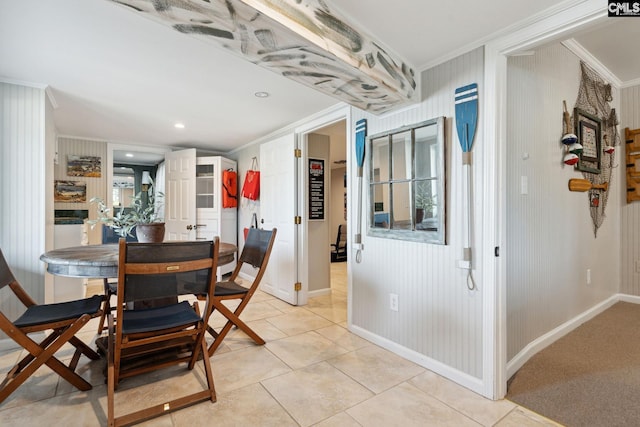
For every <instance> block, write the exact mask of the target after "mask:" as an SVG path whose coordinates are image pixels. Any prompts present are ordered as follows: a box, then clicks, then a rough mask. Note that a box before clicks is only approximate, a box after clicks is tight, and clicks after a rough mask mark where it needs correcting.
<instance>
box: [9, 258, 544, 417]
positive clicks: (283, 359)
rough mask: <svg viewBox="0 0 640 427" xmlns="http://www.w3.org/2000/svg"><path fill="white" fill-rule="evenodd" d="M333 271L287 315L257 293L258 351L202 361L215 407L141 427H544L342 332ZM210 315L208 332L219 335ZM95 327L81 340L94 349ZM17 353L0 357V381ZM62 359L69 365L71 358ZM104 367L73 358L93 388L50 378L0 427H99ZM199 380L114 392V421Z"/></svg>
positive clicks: (159, 375)
mask: <svg viewBox="0 0 640 427" xmlns="http://www.w3.org/2000/svg"><path fill="white" fill-rule="evenodd" d="M331 267H332V293H331V295H327V296H321V297H316V298H312V299H310V301H309V304H307V305H306V306H303V307H293V306H290V305H288V304H286V303H283V302H282V301H279V300H277V299H275V298H273V297H271V296H270V295H267V294H265V293H262V292H258V293H257V294H256V295H255V296H254V298H253V299H252V301H251V303H250V304H249V305H248V306H247V309H246V310H245V312H244V313H243V316H242V317H243V319H244V320H245V321H246V322H247V323H248V324H249V325H251V327H253V328H254V329H255V330H256V331H257V332H258V334H260V335H261V336H262V337H263V338H264V339H265V340H266V341H267V343H266V345H264V346H256V345H255V344H253V342H252V341H251V340H250V339H249V338H248V337H247V336H246V335H245V334H244V333H242V332H239V331H237V330H233V331H232V332H231V333H230V334H229V336H228V337H227V338H226V339H225V341H224V343H223V345H222V346H221V347H220V349H219V350H218V351H217V352H216V354H215V355H214V356H213V357H212V358H211V362H212V365H213V370H214V379H215V386H216V392H217V402H216V403H209V402H205V403H200V404H198V405H194V406H192V407H190V408H187V409H183V410H181V411H177V412H174V413H171V414H167V415H165V416H163V417H160V418H155V419H153V420H150V421H147V422H146V423H143V424H142V425H150V426H201V425H202V426H205V425H216V426H278V427H281V426H322V427H331V426H340V427H350V426H501V427H510V426H553V425H557V424H555V423H553V422H552V421H550V420H547V419H545V418H543V417H541V416H539V415H537V414H534V413H532V412H530V411H528V410H527V409H524V408H521V407H518V406H517V405H515V404H513V403H511V402H509V401H506V400H502V401H497V402H494V401H490V400H487V399H484V398H483V397H481V396H479V395H477V394H475V393H473V392H471V391H469V390H467V389H465V388H463V387H460V386H458V385H457V384H455V383H453V382H451V381H449V380H447V379H445V378H443V377H440V376H438V375H436V374H434V373H433V372H431V371H429V370H426V369H424V368H422V367H421V366H418V365H416V364H414V363H412V362H409V361H407V360H405V359H403V358H401V357H399V356H397V355H395V354H393V353H390V352H389V351H387V350H385V349H382V348H380V347H378V346H376V345H374V344H372V343H370V342H369V341H366V340H364V339H362V338H360V337H358V336H356V335H353V334H351V333H350V332H349V331H348V330H347V329H346V321H347V314H346V306H347V292H346V289H347V286H346V263H334V264H332V265H331ZM221 323H223V319H222V318H221V317H219V316H218V315H216V316H214V317H213V318H212V320H211V324H212V325H214V326H215V325H220V324H221ZM96 330H97V322H96V320H95V319H94V320H93V321H92V323H91V324H89V325H87V326H86V327H85V329H84V330H83V331H84V332H83V333H82V334H81V338H82V339H84V340H85V341H87V342H91V341H92V340H94V339H95V331H96ZM20 353H21V352H20V351H19V350H16V349H11V348H4V349H3V348H0V373H3V372H4V373H6V372H7V370H8V369H9V368H10V367H11V366H12V365H13V364H14V363H15V361H16V360H17V359H18V357H19V356H20ZM58 356H59V358H61V359H68V358H70V357H71V352H70V351H69V348H63V349H62V350H60V352H59V353H58ZM103 366H104V361H88V360H86V358H82V359H81V362H80V365H79V372H80V373H81V374H82V376H83V377H85V378H86V379H87V380H88V381H89V382H91V384H92V385H93V389H92V390H90V391H88V392H80V391H78V390H76V389H74V388H73V387H72V386H70V385H69V384H68V383H66V381H64V380H62V379H60V378H59V377H58V376H57V375H56V374H55V373H53V372H52V371H51V370H49V368H47V367H43V368H40V369H39V370H38V371H37V372H36V374H35V376H34V377H32V378H31V379H30V380H29V381H28V382H27V383H26V384H24V385H23V386H21V387H20V388H19V389H18V390H17V391H16V392H14V393H13V394H12V395H11V396H10V397H9V398H8V399H7V400H6V401H5V402H3V403H2V404H0V426H3V427H9V426H26V425H60V426H97V425H106V387H105V384H104V378H103V376H102V369H103ZM203 383H204V376H203V370H202V367H201V365H198V366H197V368H196V369H194V370H193V371H188V370H186V369H185V368H184V367H183V366H176V367H173V368H169V369H166V370H163V371H157V372H155V373H152V374H148V375H141V376H138V377H135V378H131V379H128V380H125V381H123V382H121V385H120V388H119V389H118V391H117V392H116V415H118V414H121V413H124V412H130V411H132V410H134V409H138V408H140V407H141V405H151V404H154V403H161V402H162V401H163V400H164V399H165V398H166V397H167V396H174V397H175V396H176V395H177V394H178V393H181V392H184V391H185V390H188V389H191V388H194V387H202V384H203Z"/></svg>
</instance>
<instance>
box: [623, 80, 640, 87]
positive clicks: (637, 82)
mask: <svg viewBox="0 0 640 427" xmlns="http://www.w3.org/2000/svg"><path fill="white" fill-rule="evenodd" d="M633 86H640V78H637V79H633V80H628V81H626V82H624V83H622V86H620V88H621V89H624V88H627V87H633Z"/></svg>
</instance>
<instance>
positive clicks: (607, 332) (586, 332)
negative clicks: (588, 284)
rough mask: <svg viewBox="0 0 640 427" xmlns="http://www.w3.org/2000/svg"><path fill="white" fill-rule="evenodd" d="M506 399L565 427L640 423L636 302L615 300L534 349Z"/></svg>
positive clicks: (639, 319)
mask: <svg viewBox="0 0 640 427" xmlns="http://www.w3.org/2000/svg"><path fill="white" fill-rule="evenodd" d="M507 399H509V400H511V401H513V402H515V403H517V404H519V405H522V406H524V407H526V408H529V409H531V410H533V411H535V412H537V413H539V414H541V415H544V416H546V417H548V418H551V419H552V420H554V421H557V422H559V423H562V424H564V425H566V426H606V427H612V426H640V305H637V304H630V303H624V302H620V303H617V304H615V305H614V306H613V307H611V308H609V309H608V310H606V311H605V312H603V313H601V314H600V315H598V316H596V317H595V318H593V319H592V320H590V321H588V322H586V323H584V324H583V325H581V326H579V327H578V328H577V329H576V330H574V331H572V332H571V333H569V334H567V335H566V336H564V337H563V338H561V339H559V340H558V341H556V342H555V343H553V344H552V345H550V346H549V347H547V348H545V349H544V350H542V351H541V352H539V353H538V354H536V355H535V356H534V357H532V358H531V359H530V360H529V361H528V362H527V363H526V364H525V365H524V366H523V367H522V368H521V369H520V370H519V371H518V372H516V374H515V375H514V376H513V377H512V378H511V379H510V380H509V385H508V391H507Z"/></svg>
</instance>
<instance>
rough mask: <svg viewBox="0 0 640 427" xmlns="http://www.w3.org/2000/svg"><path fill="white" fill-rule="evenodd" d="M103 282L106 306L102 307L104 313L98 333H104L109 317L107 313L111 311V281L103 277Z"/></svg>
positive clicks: (99, 323)
mask: <svg viewBox="0 0 640 427" xmlns="http://www.w3.org/2000/svg"><path fill="white" fill-rule="evenodd" d="M102 280H103V282H102V284H103V285H104V306H103V307H102V315H101V316H100V321H99V322H98V335H100V334H101V333H102V331H104V330H105V329H106V327H105V325H104V324H105V320H106V318H107V313H109V312H110V311H111V301H109V300H110V299H111V295H110V293H109V281H108V280H107V278H104V279H102Z"/></svg>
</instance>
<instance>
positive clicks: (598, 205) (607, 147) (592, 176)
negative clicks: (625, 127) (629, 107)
mask: <svg viewBox="0 0 640 427" xmlns="http://www.w3.org/2000/svg"><path fill="white" fill-rule="evenodd" d="M580 69H581V80H580V89H579V90H578V98H577V99H576V104H575V108H578V109H579V110H582V111H584V112H586V113H587V114H590V115H592V116H595V117H597V118H598V119H599V120H600V122H601V128H600V142H601V145H600V152H599V154H600V164H599V165H598V164H595V165H593V166H594V167H598V166H599V169H600V173H592V172H587V171H584V170H583V172H582V175H583V176H584V179H586V180H588V181H589V182H591V184H605V183H608V184H609V186H608V187H607V189H606V190H595V189H591V190H589V192H588V194H589V198H588V203H589V210H590V212H591V219H592V220H593V235H594V236H595V237H597V235H598V228H600V226H601V225H602V222H603V221H604V217H605V213H604V212H605V209H606V207H607V199H608V196H609V189H610V188H611V185H610V184H611V177H612V174H611V171H612V170H613V168H614V167H615V166H614V165H615V156H616V153H615V149H614V148H613V147H616V146H617V145H620V135H619V134H618V116H617V114H616V110H615V108H611V105H610V104H609V103H610V102H611V101H612V100H613V96H612V90H611V85H610V84H608V83H606V82H605V81H604V80H603V79H602V78H601V77H600V76H599V75H598V73H596V72H595V71H594V70H593V69H592V68H591V67H589V66H588V65H587V64H585V63H584V62H582V61H580ZM575 114H576V113H575V109H574V116H575ZM572 119H573V123H574V124H575V126H576V129H575V133H576V135H578V136H579V135H580V129H578V123H577V121H576V118H575V117H572ZM567 131H570V130H567Z"/></svg>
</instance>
